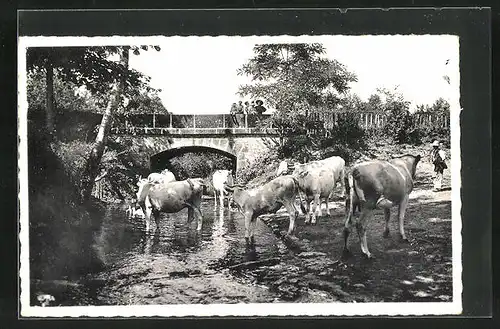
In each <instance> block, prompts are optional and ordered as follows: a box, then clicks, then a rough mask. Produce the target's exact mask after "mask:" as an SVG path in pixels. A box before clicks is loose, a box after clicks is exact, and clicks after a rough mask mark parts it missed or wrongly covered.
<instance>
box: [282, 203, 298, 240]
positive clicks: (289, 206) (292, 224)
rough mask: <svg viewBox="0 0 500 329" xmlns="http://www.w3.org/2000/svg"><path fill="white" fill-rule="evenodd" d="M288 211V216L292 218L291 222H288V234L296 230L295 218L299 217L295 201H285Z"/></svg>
mask: <svg viewBox="0 0 500 329" xmlns="http://www.w3.org/2000/svg"><path fill="white" fill-rule="evenodd" d="M283 205H284V206H285V209H286V211H287V212H288V216H289V218H290V223H289V224H288V232H287V233H288V234H292V233H293V231H294V230H295V219H296V218H297V216H298V214H299V211H298V210H297V208H296V207H295V203H294V202H293V201H289V202H284V203H283Z"/></svg>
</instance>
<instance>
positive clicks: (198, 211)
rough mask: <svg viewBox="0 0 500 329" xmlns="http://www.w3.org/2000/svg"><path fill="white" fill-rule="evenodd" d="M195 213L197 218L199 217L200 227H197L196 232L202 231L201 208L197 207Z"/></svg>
mask: <svg viewBox="0 0 500 329" xmlns="http://www.w3.org/2000/svg"><path fill="white" fill-rule="evenodd" d="M194 212H195V213H196V217H198V225H197V226H196V230H198V231H201V227H202V226H203V214H202V213H201V210H200V207H199V206H195V208H194Z"/></svg>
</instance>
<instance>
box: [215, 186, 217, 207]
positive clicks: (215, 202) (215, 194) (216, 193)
mask: <svg viewBox="0 0 500 329" xmlns="http://www.w3.org/2000/svg"><path fill="white" fill-rule="evenodd" d="M214 202H215V204H214V211H217V190H216V189H214Z"/></svg>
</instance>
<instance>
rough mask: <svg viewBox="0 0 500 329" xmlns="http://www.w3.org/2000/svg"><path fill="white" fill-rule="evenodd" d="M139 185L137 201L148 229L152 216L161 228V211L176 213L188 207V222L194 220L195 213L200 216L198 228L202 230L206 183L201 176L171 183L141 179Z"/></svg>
mask: <svg viewBox="0 0 500 329" xmlns="http://www.w3.org/2000/svg"><path fill="white" fill-rule="evenodd" d="M137 185H138V186H139V191H138V192H137V203H139V205H140V206H141V208H142V211H143V212H144V215H145V217H146V231H149V227H150V225H151V217H153V218H154V220H155V223H156V230H157V231H158V230H159V220H160V213H161V212H164V213H176V212H179V211H181V210H182V209H184V208H188V223H190V222H191V221H192V220H193V217H194V214H195V213H196V215H197V217H198V226H197V230H198V231H199V230H201V227H202V222H203V215H202V213H201V210H200V205H201V198H202V194H203V190H204V188H205V186H206V185H205V183H204V182H203V179H201V178H188V179H186V180H182V181H174V182H169V183H154V182H151V181H149V180H148V179H142V180H140V181H139V182H138V183H137Z"/></svg>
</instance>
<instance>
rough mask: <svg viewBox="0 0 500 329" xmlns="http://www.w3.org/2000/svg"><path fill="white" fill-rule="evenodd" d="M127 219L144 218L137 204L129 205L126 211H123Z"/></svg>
mask: <svg viewBox="0 0 500 329" xmlns="http://www.w3.org/2000/svg"><path fill="white" fill-rule="evenodd" d="M125 212H126V213H127V215H128V217H129V218H134V217H141V218H145V216H144V213H143V212H142V209H141V208H140V207H139V205H138V204H137V203H135V204H129V205H128V207H127V210H125Z"/></svg>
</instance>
